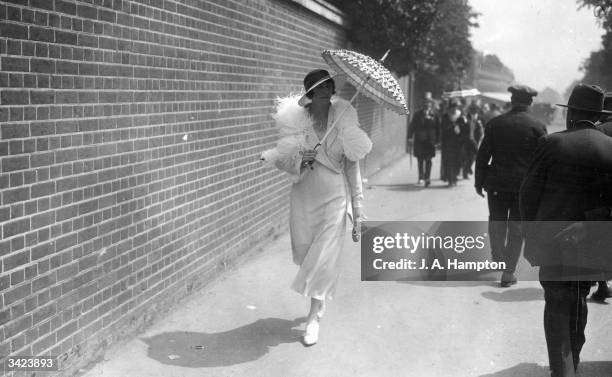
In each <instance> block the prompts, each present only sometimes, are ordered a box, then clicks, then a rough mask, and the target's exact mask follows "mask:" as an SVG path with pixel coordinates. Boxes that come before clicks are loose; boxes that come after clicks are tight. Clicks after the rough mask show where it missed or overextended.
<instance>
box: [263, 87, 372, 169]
mask: <svg viewBox="0 0 612 377" xmlns="http://www.w3.org/2000/svg"><path fill="white" fill-rule="evenodd" d="M299 98H300V96H289V97H284V98H278V99H277V101H276V113H275V114H274V116H273V118H274V120H275V121H276V127H277V128H278V130H279V133H280V139H279V141H278V142H277V144H276V148H273V149H268V150H266V151H264V152H263V153H262V155H261V158H262V160H264V161H265V162H266V163H268V164H270V165H273V166H276V167H280V166H283V167H285V168H283V170H285V171H286V172H288V173H289V174H290V175H292V178H294V181H296V180H299V162H301V159H300V157H299V152H300V151H302V150H305V149H312V148H314V146H315V145H314V144H313V145H310V143H308V142H307V141H306V134H307V132H308V129H309V128H311V127H312V119H311V118H310V116H309V115H308V112H307V111H306V109H305V108H303V107H301V106H300V105H298V99H299ZM347 106H348V108H347ZM345 108H346V111H344V113H343V114H342V116H341V118H340V120H339V121H338V123H337V124H336V126H335V127H336V128H337V129H338V137H339V139H340V141H341V143H342V148H343V152H344V155H345V156H346V158H348V159H349V160H351V161H359V160H360V159H362V158H363V157H365V155H366V154H368V153H369V152H370V150H371V149H372V141H370V138H369V137H368V135H367V134H366V133H365V132H364V131H363V130H361V129H360V128H359V119H358V117H357V111H356V110H355V108H354V107H353V106H351V104H350V103H349V102H348V101H346V100H344V99H341V98H337V97H334V98H333V99H332V109H330V114H331V113H332V111H331V110H333V114H334V115H335V116H339V115H340V114H341V113H342V111H343V109H345ZM296 164H297V165H296ZM286 167H292V169H287V168H286Z"/></svg>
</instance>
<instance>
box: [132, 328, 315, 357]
mask: <svg viewBox="0 0 612 377" xmlns="http://www.w3.org/2000/svg"><path fill="white" fill-rule="evenodd" d="M304 321H305V318H296V319H294V320H286V319H280V318H265V319H259V320H257V321H255V322H253V323H250V324H248V325H245V326H242V327H238V328H235V329H232V330H229V331H225V332H219V333H198V332H189V331H175V332H165V333H161V334H158V335H154V336H152V337H150V338H143V339H142V340H143V341H144V342H145V343H147V345H148V346H149V349H148V352H147V355H148V356H149V357H150V358H152V359H155V360H157V361H159V362H160V363H162V364H167V365H174V366H181V367H190V368H211V367H221V366H230V365H235V364H240V363H245V362H249V361H253V360H257V359H259V358H261V357H262V356H264V355H265V354H267V353H268V352H269V351H270V347H275V346H278V345H279V344H283V343H293V342H298V341H299V338H300V335H301V332H300V331H298V330H295V329H293V327H295V326H297V325H299V324H300V323H302V322H304Z"/></svg>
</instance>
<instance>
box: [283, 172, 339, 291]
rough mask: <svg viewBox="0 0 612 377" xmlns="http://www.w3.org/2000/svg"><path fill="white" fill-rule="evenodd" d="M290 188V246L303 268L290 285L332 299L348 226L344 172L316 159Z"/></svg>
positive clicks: (296, 260) (294, 259)
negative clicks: (311, 167) (332, 168)
mask: <svg viewBox="0 0 612 377" xmlns="http://www.w3.org/2000/svg"><path fill="white" fill-rule="evenodd" d="M313 167H314V169H312V170H309V171H307V172H306V173H305V174H304V176H303V177H302V179H301V180H300V181H299V182H297V183H295V184H294V185H293V187H292V189H291V215H290V224H289V225H290V230H291V247H292V252H293V261H294V262H295V264H297V265H298V266H300V269H299V271H298V273H297V276H296V277H295V280H294V281H293V284H292V285H291V288H292V289H294V290H295V291H297V292H298V293H300V294H302V295H304V296H308V297H312V298H315V299H318V300H326V299H331V298H332V297H333V295H334V292H335V290H336V283H337V282H338V278H339V277H340V270H341V265H342V254H343V244H344V238H345V234H346V228H347V220H346V219H347V216H346V213H347V184H346V181H345V177H344V175H343V174H339V173H336V172H334V171H332V170H330V169H329V168H327V167H326V166H324V165H322V164H320V163H319V162H318V161H315V163H314V165H313Z"/></svg>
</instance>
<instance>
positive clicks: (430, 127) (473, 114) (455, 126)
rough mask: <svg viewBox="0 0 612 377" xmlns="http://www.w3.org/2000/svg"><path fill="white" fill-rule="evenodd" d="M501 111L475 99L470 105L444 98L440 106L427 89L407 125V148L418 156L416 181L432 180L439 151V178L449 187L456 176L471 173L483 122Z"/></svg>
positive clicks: (454, 181)
mask: <svg viewBox="0 0 612 377" xmlns="http://www.w3.org/2000/svg"><path fill="white" fill-rule="evenodd" d="M500 114H501V111H500V110H499V108H498V106H497V105H496V104H494V103H491V104H489V103H485V104H483V105H482V106H481V104H480V101H478V100H474V101H472V102H471V103H470V104H469V105H467V104H466V103H465V101H463V102H462V101H461V100H458V99H455V100H450V101H447V102H443V103H442V104H441V105H440V106H439V108H438V106H437V103H436V101H435V100H434V99H432V97H431V94H430V93H426V95H425V98H424V100H423V102H422V106H421V108H420V109H419V110H417V111H416V112H415V114H414V116H413V118H412V121H411V122H410V125H409V127H408V133H407V137H408V142H407V143H406V145H407V147H408V148H407V149H408V150H407V151H408V153H412V154H413V155H414V157H416V159H417V164H418V173H419V179H418V181H417V184H418V185H424V186H425V187H428V186H429V185H430V184H431V166H432V159H433V158H434V157H435V156H436V150H440V153H441V166H440V179H441V180H442V181H443V182H445V183H446V184H447V185H448V186H449V187H452V186H456V185H457V181H458V179H459V177H463V179H468V178H469V177H470V176H471V175H472V174H474V171H473V165H474V160H475V157H476V152H477V151H478V145H479V144H480V141H481V140H482V137H483V133H484V124H485V123H486V122H487V121H488V120H490V119H491V118H494V117H496V116H498V115H500Z"/></svg>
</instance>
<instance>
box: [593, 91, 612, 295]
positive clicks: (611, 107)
mask: <svg viewBox="0 0 612 377" xmlns="http://www.w3.org/2000/svg"><path fill="white" fill-rule="evenodd" d="M604 110H607V111H612V92H607V93H606V96H605V98H604ZM599 121H600V122H601V123H600V124H599V125H598V127H599V129H600V130H601V131H602V132H603V133H605V134H606V135H608V136H612V115H610V114H608V113H605V114H603V115H602V116H601V118H600V120H599ZM607 178H608V184H609V185H611V186H612V177H607ZM610 297H612V289H610V284H609V283H608V282H607V281H605V280H600V281H598V282H597V290H596V291H595V292H594V293H593V294H592V295H591V299H593V300H595V301H600V302H604V301H606V299H607V298H610Z"/></svg>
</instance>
